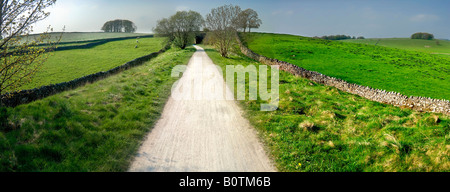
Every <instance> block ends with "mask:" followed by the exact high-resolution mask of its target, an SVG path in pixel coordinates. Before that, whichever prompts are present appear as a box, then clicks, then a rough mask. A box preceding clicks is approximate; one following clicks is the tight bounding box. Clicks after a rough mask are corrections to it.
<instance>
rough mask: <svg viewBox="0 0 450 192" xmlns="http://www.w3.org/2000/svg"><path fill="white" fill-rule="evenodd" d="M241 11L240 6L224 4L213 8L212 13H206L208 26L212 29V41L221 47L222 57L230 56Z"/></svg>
mask: <svg viewBox="0 0 450 192" xmlns="http://www.w3.org/2000/svg"><path fill="white" fill-rule="evenodd" d="M239 13H241V8H240V7H239V6H233V5H224V6H221V7H218V8H215V9H212V10H211V13H208V14H207V15H206V27H207V28H208V29H209V30H210V31H211V32H210V34H211V35H210V36H211V38H212V41H213V42H214V45H215V46H216V47H217V48H219V52H220V54H221V55H222V57H227V56H228V52H229V50H230V49H231V47H232V44H233V42H234V38H235V35H236V30H237V28H238V25H237V23H238V22H237V21H238V17H239Z"/></svg>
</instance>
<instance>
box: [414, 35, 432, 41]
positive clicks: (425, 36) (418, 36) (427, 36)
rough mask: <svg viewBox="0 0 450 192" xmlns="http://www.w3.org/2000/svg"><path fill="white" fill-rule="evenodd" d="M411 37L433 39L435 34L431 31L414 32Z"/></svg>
mask: <svg viewBox="0 0 450 192" xmlns="http://www.w3.org/2000/svg"><path fill="white" fill-rule="evenodd" d="M411 39H425V40H433V39H434V35H433V34H430V33H414V34H413V35H412V36H411Z"/></svg>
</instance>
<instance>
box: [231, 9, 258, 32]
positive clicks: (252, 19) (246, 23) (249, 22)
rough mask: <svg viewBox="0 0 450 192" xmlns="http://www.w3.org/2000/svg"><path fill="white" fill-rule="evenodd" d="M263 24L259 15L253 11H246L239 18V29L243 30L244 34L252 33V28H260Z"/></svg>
mask: <svg viewBox="0 0 450 192" xmlns="http://www.w3.org/2000/svg"><path fill="white" fill-rule="evenodd" d="M261 24H262V21H261V19H259V17H258V13H257V12H256V11H255V10H253V9H246V10H244V11H242V12H240V13H239V15H238V18H237V25H238V28H241V29H243V32H246V30H247V29H248V32H250V31H251V29H252V28H255V29H257V28H259V27H260V26H261Z"/></svg>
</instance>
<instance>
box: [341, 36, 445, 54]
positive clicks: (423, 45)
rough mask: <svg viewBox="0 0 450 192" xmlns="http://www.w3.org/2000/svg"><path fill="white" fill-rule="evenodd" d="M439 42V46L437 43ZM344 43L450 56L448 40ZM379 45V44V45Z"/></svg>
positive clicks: (356, 40)
mask: <svg viewBox="0 0 450 192" xmlns="http://www.w3.org/2000/svg"><path fill="white" fill-rule="evenodd" d="M436 41H438V42H439V44H437V43H436ZM343 42H350V43H361V44H367V45H375V44H376V45H378V46H384V47H392V48H398V49H404V50H410V51H420V52H425V53H431V54H436V55H441V56H450V41H448V40H421V39H409V38H381V39H348V40H343ZM377 43H378V44H377Z"/></svg>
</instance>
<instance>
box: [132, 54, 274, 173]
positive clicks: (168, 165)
mask: <svg viewBox="0 0 450 192" xmlns="http://www.w3.org/2000/svg"><path fill="white" fill-rule="evenodd" d="M196 48H197V52H196V53H195V54H194V55H193V57H192V58H191V60H190V62H189V65H188V68H187V70H186V71H185V73H184V74H183V77H182V78H181V79H180V81H179V83H178V86H176V89H175V90H176V92H175V94H174V93H173V94H172V96H171V97H170V99H169V101H168V103H167V104H166V106H165V108H164V111H163V114H162V116H161V119H160V120H159V121H158V122H157V124H156V125H155V127H154V128H153V130H152V131H151V132H150V134H149V135H148V136H147V138H146V140H145V142H144V143H143V144H142V146H141V148H140V149H139V151H138V154H137V156H136V158H135V160H134V161H133V163H132V164H131V167H130V169H129V171H131V172H272V171H276V169H275V168H274V166H273V164H272V163H271V161H270V160H269V158H268V157H267V155H266V153H265V151H264V149H263V146H262V144H261V143H260V142H259V139H258V137H257V133H256V131H255V130H254V128H252V127H251V125H250V124H249V122H248V120H246V119H245V118H244V117H243V116H242V114H243V111H242V110H241V109H240V108H239V107H238V105H237V104H236V101H230V100H225V99H223V98H225V97H224V95H225V96H230V93H229V92H228V91H229V88H228V87H227V86H226V85H225V82H224V80H223V77H222V74H221V73H220V72H219V70H218V69H217V68H216V67H215V66H214V64H213V62H212V61H211V59H210V58H209V57H208V55H207V54H206V53H205V52H204V50H203V49H202V48H200V47H197V46H196ZM193 77H197V78H196V80H193ZM195 86H200V88H201V89H194V88H193V87H195ZM220 87H222V88H224V90H225V91H221V90H220V89H218V88H220ZM227 89H228V91H227ZM199 90H200V91H199ZM223 92H225V93H223ZM231 95H232V94H231ZM211 98H213V99H211ZM214 98H222V99H214Z"/></svg>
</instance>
